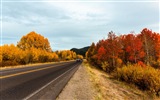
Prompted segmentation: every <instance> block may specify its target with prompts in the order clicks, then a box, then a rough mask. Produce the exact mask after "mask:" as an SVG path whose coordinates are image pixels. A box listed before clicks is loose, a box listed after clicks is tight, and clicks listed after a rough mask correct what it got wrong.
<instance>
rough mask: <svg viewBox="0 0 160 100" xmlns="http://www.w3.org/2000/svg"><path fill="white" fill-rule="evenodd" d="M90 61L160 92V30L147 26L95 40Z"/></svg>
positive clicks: (152, 92) (135, 83)
mask: <svg viewBox="0 0 160 100" xmlns="http://www.w3.org/2000/svg"><path fill="white" fill-rule="evenodd" d="M86 58H87V60H88V62H89V63H90V64H91V65H93V66H96V67H97V68H100V69H101V70H103V71H105V72H106V73H109V74H110V75H112V76H113V77H114V78H115V79H117V80H120V81H124V82H126V83H129V84H134V85H136V86H137V87H138V88H139V89H141V90H144V91H148V92H150V93H151V94H153V95H156V96H160V77H159V76H160V34H159V33H156V32H152V31H151V30H149V29H147V28H144V29H143V30H142V31H141V32H140V33H139V34H135V33H134V32H131V33H129V34H125V35H120V36H116V35H115V33H114V32H112V31H111V32H109V34H108V38H107V39H102V40H100V41H99V42H98V43H97V44H95V43H92V45H91V46H90V48H89V49H88V51H87V53H86Z"/></svg>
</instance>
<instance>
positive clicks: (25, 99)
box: [23, 64, 78, 100]
mask: <svg viewBox="0 0 160 100" xmlns="http://www.w3.org/2000/svg"><path fill="white" fill-rule="evenodd" d="M77 65H78V64H76V65H75V66H77ZM75 66H73V68H75ZM73 68H71V69H69V70H67V71H66V72H64V73H63V74H61V75H60V76H58V77H56V78H55V79H54V80H52V81H50V82H49V83H47V84H46V85H44V86H43V87H41V88H40V89H38V90H37V91H35V92H33V93H32V94H30V95H29V96H27V97H26V98H24V99H23V100H28V99H29V98H31V97H32V96H34V95H35V94H37V93H38V92H40V91H41V90H43V89H44V88H46V87H47V86H49V85H50V84H51V83H53V82H54V81H55V80H57V79H58V78H60V77H62V76H63V75H64V74H66V73H68V72H69V71H71V70H72V69H73Z"/></svg>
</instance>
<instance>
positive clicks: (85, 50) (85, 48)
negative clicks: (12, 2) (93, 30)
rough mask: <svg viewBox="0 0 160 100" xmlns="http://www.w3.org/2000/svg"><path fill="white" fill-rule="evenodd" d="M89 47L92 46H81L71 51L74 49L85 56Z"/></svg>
mask: <svg viewBox="0 0 160 100" xmlns="http://www.w3.org/2000/svg"><path fill="white" fill-rule="evenodd" d="M89 47H90V46H87V47H83V48H80V49H77V48H72V49H71V51H74V52H76V53H77V54H79V55H82V56H83V57H85V54H86V52H87V51H88V49H89Z"/></svg>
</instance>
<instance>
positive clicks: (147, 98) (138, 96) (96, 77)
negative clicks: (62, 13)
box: [83, 61, 155, 100]
mask: <svg viewBox="0 0 160 100" xmlns="http://www.w3.org/2000/svg"><path fill="white" fill-rule="evenodd" d="M83 65H84V66H85V68H86V70H87V72H88V74H89V76H90V81H91V82H92V84H93V86H94V88H95V94H96V95H95V97H94V100H154V98H155V97H152V96H151V95H148V94H149V93H148V92H146V91H141V90H140V89H138V88H137V87H136V86H135V85H132V84H127V83H124V82H120V81H118V80H115V79H114V78H113V76H111V75H109V74H108V73H106V72H105V71H103V70H100V69H99V68H97V67H95V66H93V65H90V64H89V63H88V62H87V61H84V62H83Z"/></svg>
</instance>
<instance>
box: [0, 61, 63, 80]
mask: <svg viewBox="0 0 160 100" xmlns="http://www.w3.org/2000/svg"><path fill="white" fill-rule="evenodd" d="M62 65H64V64H62ZM57 66H59V65H57ZM53 67H56V66H52V67H51V66H49V67H45V68H39V69H34V70H30V71H26V72H20V73H15V74H11V75H6V76H0V79H4V78H9V77H13V76H18V75H22V74H27V73H31V72H36V71H40V70H44V69H50V68H53Z"/></svg>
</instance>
